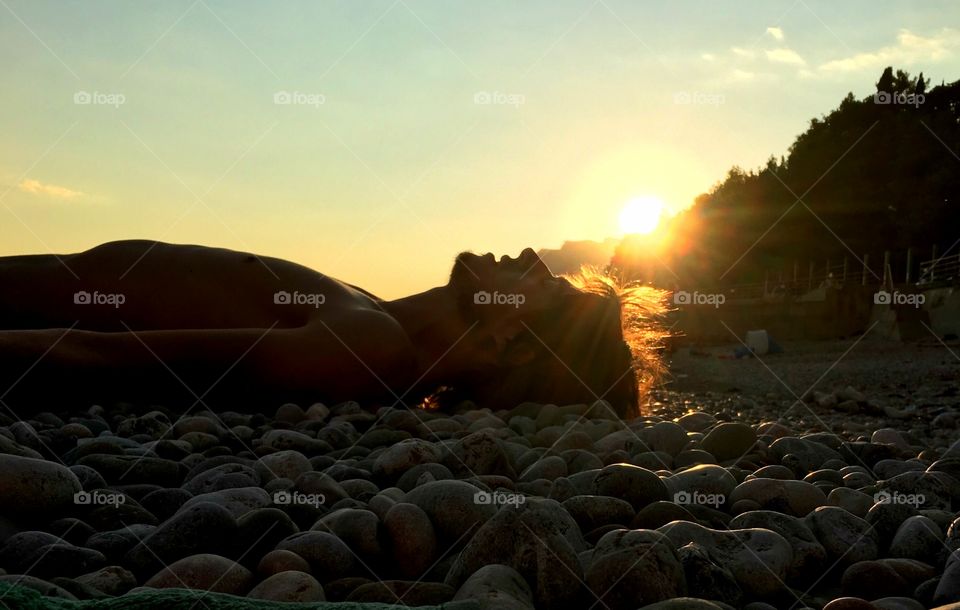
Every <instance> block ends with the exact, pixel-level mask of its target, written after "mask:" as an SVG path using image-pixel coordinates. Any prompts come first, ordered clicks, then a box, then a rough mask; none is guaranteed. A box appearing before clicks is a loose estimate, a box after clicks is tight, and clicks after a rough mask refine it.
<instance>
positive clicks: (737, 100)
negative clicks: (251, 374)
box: [0, 0, 960, 297]
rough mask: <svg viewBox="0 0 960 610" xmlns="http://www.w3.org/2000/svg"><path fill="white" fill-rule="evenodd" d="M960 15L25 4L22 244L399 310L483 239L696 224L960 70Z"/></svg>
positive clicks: (2, 36) (6, 46)
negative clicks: (736, 188) (904, 73)
mask: <svg viewBox="0 0 960 610" xmlns="http://www.w3.org/2000/svg"><path fill="white" fill-rule="evenodd" d="M958 17H960V5H957V4H956V3H955V2H946V1H943V2H940V1H929V2H909V3H908V2H902V3H899V2H898V3H882V4H881V3H877V2H843V3H837V2H816V1H813V0H804V1H796V2H794V1H791V0H786V1H783V2H780V1H765V2H750V1H747V2H689V1H677V2H626V1H618V0H584V1H581V0H578V1H575V2H574V1H571V2H561V1H556V0H553V1H549V2H524V3H517V2H451V1H443V0H439V1H433V0H429V1H427V0H402V1H400V0H396V1H395V0H386V1H379V0H378V1H371V2H360V1H355V0H353V1H345V2H329V1H320V2H280V3H254V2H240V1H234V2H225V1H217V0H196V1H194V0H187V1H169V2H149V3H148V2H137V3H131V2H47V1H42V0H41V1H31V2H25V1H15V0H0V48H2V52H3V56H4V58H5V61H4V62H3V64H2V66H0V70H3V71H4V74H3V77H4V85H5V86H4V94H3V96H2V98H0V125H2V127H3V133H4V137H3V138H2V141H0V197H2V198H0V255H7V254H18V253H27V252H31V253H35V252H49V251H54V252H70V251H76V250H82V249H85V248H88V247H91V246H93V245H96V244H97V243H101V242H104V241H109V240H114V239H124V238H151V239H162V240H165V241H173V242H194V243H203V244H208V245H219V246H225V247H231V248H236V249H242V250H253V251H256V252H259V253H263V254H269V255H273V256H280V257H284V258H289V259H292V260H296V261H298V262H301V263H304V264H307V265H310V266H312V267H314V268H317V269H318V270H320V271H323V272H326V273H329V274H331V275H334V276H337V277H340V278H342V279H344V280H347V281H351V282H353V283H357V284H359V285H361V286H364V287H366V288H368V289H370V290H372V291H374V292H377V293H379V294H382V295H384V296H387V297H393V296H399V295H401V294H407V293H410V292H412V291H416V290H422V289H425V288H427V287H429V286H432V285H437V284H439V283H441V282H442V281H444V279H445V276H446V273H447V271H448V268H449V266H450V264H451V262H452V259H453V256H454V255H455V254H456V253H457V252H458V251H460V250H466V249H471V250H475V251H484V252H485V251H493V252H495V253H497V254H498V255H499V254H504V253H507V254H511V255H516V253H517V252H519V251H520V250H521V249H522V248H523V247H525V246H532V247H535V248H536V247H556V246H559V245H560V243H562V241H564V240H565V239H601V238H603V237H605V236H609V235H615V234H616V233H617V231H618V226H617V217H618V214H619V211H620V209H621V208H622V207H623V205H624V203H625V202H626V201H628V200H629V199H630V198H631V197H636V196H643V195H653V196H656V197H659V198H661V199H663V200H664V201H665V202H666V204H667V208H668V210H674V211H675V210H678V209H681V208H683V207H684V206H686V205H689V203H690V202H691V201H692V199H693V197H695V196H696V195H697V194H698V193H700V192H703V191H706V190H708V189H709V188H710V186H711V185H712V184H714V183H715V182H717V181H718V180H720V179H722V177H723V176H724V174H725V173H726V171H727V169H728V168H729V167H730V166H732V165H734V164H738V165H741V166H745V167H756V166H758V165H760V164H762V163H763V162H764V161H765V159H766V158H767V157H768V156H769V155H770V154H777V155H779V154H782V153H784V152H785V151H786V148H787V146H789V144H790V142H791V141H792V140H793V138H794V137H795V136H796V135H797V134H798V133H800V132H801V131H802V130H803V129H804V128H805V127H806V125H807V122H808V120H809V119H810V118H811V117H813V116H819V115H821V114H823V113H825V112H827V111H829V110H830V109H832V108H834V107H835V106H836V105H837V104H838V103H839V101H840V99H841V98H842V97H843V96H844V95H845V94H846V93H847V92H848V91H854V92H855V93H856V94H857V95H858V96H864V95H867V94H868V93H869V92H870V91H871V90H872V88H873V83H874V82H875V81H876V80H877V77H878V76H879V74H880V71H881V70H882V69H883V67H884V66H886V65H890V64H892V65H894V66H896V67H902V68H905V69H908V70H910V71H911V72H913V73H917V72H919V71H921V70H922V71H923V72H924V73H925V75H927V76H928V77H931V78H932V79H933V82H934V83H935V84H939V82H940V81H941V80H947V81H952V80H956V79H958V78H960V55H958V54H960V30H958V29H957V28H956V27H953V28H951V27H949V26H951V25H954V24H958V23H960V20H958ZM285 101H289V102H291V103H282V102H285ZM84 102H87V103H84ZM278 102H281V103H278Z"/></svg>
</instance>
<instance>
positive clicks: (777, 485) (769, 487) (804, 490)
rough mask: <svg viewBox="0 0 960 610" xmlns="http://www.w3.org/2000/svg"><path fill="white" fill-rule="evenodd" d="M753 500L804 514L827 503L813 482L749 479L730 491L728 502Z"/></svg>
mask: <svg viewBox="0 0 960 610" xmlns="http://www.w3.org/2000/svg"><path fill="white" fill-rule="evenodd" d="M739 500H753V501H754V502H756V503H757V504H759V505H760V506H761V507H762V508H764V509H767V510H775V511H778V512H784V513H787V514H789V515H793V516H794V517H804V516H806V515H807V514H809V513H810V512H811V511H813V510H815V509H816V508H817V507H820V506H823V505H825V504H826V503H827V496H826V495H825V494H824V493H823V491H822V490H820V489H819V488H818V487H817V486H816V485H813V484H812V483H807V482H805V481H785V480H782V479H752V480H750V481H744V482H743V483H740V484H739V485H737V487H736V488H735V489H734V490H733V491H732V492H731V493H730V498H729V501H730V502H731V503H733V502H737V501H739Z"/></svg>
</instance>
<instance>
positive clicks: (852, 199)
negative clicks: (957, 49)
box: [614, 68, 960, 284]
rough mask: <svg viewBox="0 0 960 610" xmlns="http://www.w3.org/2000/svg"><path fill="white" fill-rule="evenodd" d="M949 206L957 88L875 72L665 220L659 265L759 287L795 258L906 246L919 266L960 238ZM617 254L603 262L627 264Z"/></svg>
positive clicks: (958, 132)
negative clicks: (670, 235)
mask: <svg viewBox="0 0 960 610" xmlns="http://www.w3.org/2000/svg"><path fill="white" fill-rule="evenodd" d="M798 199H799V200H800V201H799V202H798ZM958 205H960V81H956V82H953V83H949V84H941V85H939V86H936V87H933V88H930V87H929V81H928V80H927V79H924V78H923V75H922V73H921V74H920V75H919V76H918V77H916V78H914V77H912V76H911V75H909V74H908V73H906V72H904V71H902V70H897V71H896V72H894V70H893V69H892V68H887V69H886V70H885V71H884V72H883V74H882V75H881V77H880V80H879V81H878V82H877V89H876V91H872V92H870V93H869V95H867V96H865V97H863V98H860V99H858V98H857V97H856V96H854V94H853V93H850V94H848V95H847V97H846V98H844V99H843V100H842V101H841V102H840V105H839V106H838V107H837V108H836V109H835V110H833V111H832V112H830V113H828V114H826V115H824V116H822V117H820V118H814V119H812V120H811V121H810V126H809V127H808V129H807V130H806V131H805V132H803V133H802V134H800V135H799V136H798V137H797V138H796V140H795V141H794V143H793V144H792V145H791V146H790V149H789V153H788V154H787V155H786V156H785V157H781V158H780V159H776V158H774V157H771V158H770V159H769V160H768V162H767V164H766V165H765V166H764V167H761V168H758V169H756V170H750V171H746V170H743V169H741V168H739V167H734V168H732V169H731V170H730V171H729V173H728V175H727V177H726V179H725V180H723V181H722V182H721V183H719V184H717V185H716V186H715V187H714V188H713V189H712V190H711V191H710V192H709V193H706V194H704V195H701V196H700V197H698V198H697V201H696V203H695V205H694V206H693V207H691V208H690V209H689V210H687V211H686V212H684V213H683V214H681V215H679V216H677V217H675V218H674V219H673V220H672V222H671V223H670V225H671V228H672V229H673V231H674V232H675V233H676V235H677V239H676V240H675V241H674V243H675V246H674V247H673V248H672V249H671V251H670V252H669V253H666V254H663V255H662V256H661V258H662V259H663V261H664V262H665V263H666V264H667V265H668V266H670V267H671V269H673V271H674V272H676V273H677V274H678V275H679V276H681V278H682V280H683V281H685V282H686V281H696V282H699V283H700V284H714V283H724V284H729V283H745V282H754V281H760V280H761V279H762V278H763V273H764V271H765V270H770V269H776V268H781V269H786V268H787V267H791V266H792V265H793V261H796V260H799V261H807V260H816V261H825V260H826V259H827V258H831V257H832V258H833V259H834V260H839V259H842V258H843V256H845V255H846V256H847V257H849V258H850V259H851V262H853V254H854V253H855V254H856V255H857V256H861V255H863V254H864V253H870V255H871V260H872V261H878V260H880V259H879V257H880V256H882V253H883V251H884V250H891V251H893V252H894V253H895V256H898V257H902V255H903V252H905V251H906V249H907V248H908V247H913V248H914V251H915V255H916V256H919V257H920V258H929V254H930V249H931V246H932V245H933V244H937V245H938V248H939V252H941V253H942V252H944V251H945V250H947V249H948V248H950V247H951V246H952V245H953V244H954V242H955V241H956V240H958V239H960V208H958ZM808 208H809V209H808ZM778 219H779V221H778ZM771 227H773V228H772V229H771ZM758 240H759V241H758ZM748 252H749V253H748ZM953 252H954V253H957V254H960V246H957V247H955V248H954V250H953ZM745 253H747V254H746V255H745V256H744V254H745ZM741 256H743V258H742V260H741V261H740V262H739V263H736V265H734V263H735V262H736V261H737V259H739V258H740V257H741ZM629 258H630V256H629V255H626V251H622V252H621V253H620V257H619V258H618V259H616V258H615V261H614V262H615V264H618V265H620V266H624V267H629V266H631V265H630V261H629V260H628V259H629ZM914 260H915V261H916V260H917V259H916V258H915V259H914ZM895 263H897V264H902V261H900V260H899V259H895ZM731 266H733V268H732V269H731ZM876 268H877V269H879V265H877V267H876ZM728 270H729V271H728ZM657 276H658V277H657V279H658V280H661V281H668V282H672V281H674V280H675V279H676V278H673V276H672V274H668V275H666V276H664V275H662V274H660V273H658V274H657ZM721 276H723V278H722V279H721Z"/></svg>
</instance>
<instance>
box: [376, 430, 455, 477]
mask: <svg viewBox="0 0 960 610" xmlns="http://www.w3.org/2000/svg"><path fill="white" fill-rule="evenodd" d="M440 456H441V451H440V449H439V448H438V447H437V446H436V445H434V444H433V443H431V442H430V441H426V440H423V439H419V438H410V439H407V440H404V441H400V442H399V443H396V444H394V445H391V446H390V447H388V448H387V449H386V450H385V451H383V452H382V453H381V454H380V455H379V456H377V459H376V461H374V463H373V474H374V475H376V476H377V477H380V478H382V479H385V480H388V481H394V480H396V479H397V477H399V476H400V475H402V474H403V473H404V472H406V471H407V470H410V469H411V468H413V467H414V466H417V465H419V464H427V463H434V462H438V461H439V460H440Z"/></svg>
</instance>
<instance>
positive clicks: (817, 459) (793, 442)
mask: <svg viewBox="0 0 960 610" xmlns="http://www.w3.org/2000/svg"><path fill="white" fill-rule="evenodd" d="M770 453H772V454H773V455H774V456H775V457H776V458H777V460H779V461H782V460H783V456H785V455H788V454H790V455H793V456H795V457H796V458H797V459H798V460H799V462H798V463H799V465H800V466H801V467H802V468H803V469H804V470H805V471H806V472H813V471H814V470H818V469H820V468H822V467H823V465H824V463H826V462H828V461H829V460H841V461H844V460H843V458H842V456H841V455H840V452H838V451H836V450H835V449H831V448H830V447H827V446H826V445H823V444H821V443H818V442H816V441H811V440H806V439H802V438H797V437H794V436H787V437H784V438H778V439H777V440H775V441H773V443H772V444H771V445H770Z"/></svg>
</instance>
